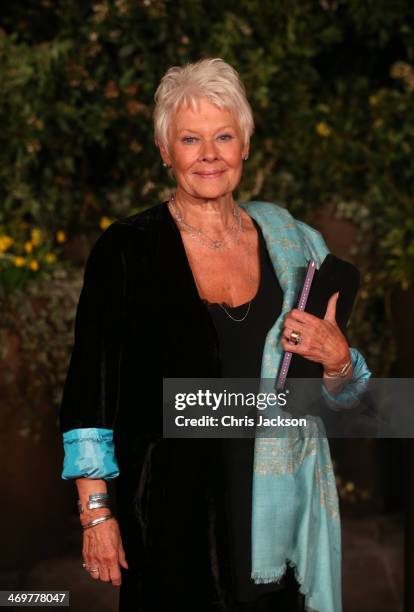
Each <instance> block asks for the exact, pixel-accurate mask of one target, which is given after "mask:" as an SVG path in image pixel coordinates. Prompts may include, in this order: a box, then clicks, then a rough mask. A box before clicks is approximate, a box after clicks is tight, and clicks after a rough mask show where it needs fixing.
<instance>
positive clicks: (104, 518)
mask: <svg viewBox="0 0 414 612" xmlns="http://www.w3.org/2000/svg"><path fill="white" fill-rule="evenodd" d="M113 518H114V515H113V514H106V515H105V516H100V517H99V518H96V519H93V520H92V521H89V523H86V524H85V525H82V527H83V529H84V530H85V529H90V528H91V527H95V525H100V524H101V523H104V522H105V521H109V519H113Z"/></svg>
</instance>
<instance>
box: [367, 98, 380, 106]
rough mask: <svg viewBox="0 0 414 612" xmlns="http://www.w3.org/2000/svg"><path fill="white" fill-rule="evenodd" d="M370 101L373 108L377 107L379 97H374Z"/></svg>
mask: <svg viewBox="0 0 414 612" xmlns="http://www.w3.org/2000/svg"><path fill="white" fill-rule="evenodd" d="M368 99H369V103H370V105H371V106H377V104H378V96H374V95H372V96H370V97H369V98H368Z"/></svg>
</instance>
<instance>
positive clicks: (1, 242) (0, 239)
mask: <svg viewBox="0 0 414 612" xmlns="http://www.w3.org/2000/svg"><path fill="white" fill-rule="evenodd" d="M13 242H14V240H13V238H12V237H11V236H6V235H3V236H0V253H4V251H7V249H8V248H9V247H10V246H11V245H12V244H13Z"/></svg>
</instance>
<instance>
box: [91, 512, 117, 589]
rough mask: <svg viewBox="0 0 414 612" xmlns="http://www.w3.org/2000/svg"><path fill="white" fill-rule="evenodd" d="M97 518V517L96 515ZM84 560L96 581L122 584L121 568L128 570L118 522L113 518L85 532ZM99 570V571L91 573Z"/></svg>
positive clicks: (115, 584)
mask: <svg viewBox="0 0 414 612" xmlns="http://www.w3.org/2000/svg"><path fill="white" fill-rule="evenodd" d="M95 518H96V515H95ZM82 555H83V560H84V562H85V564H86V568H85V569H87V571H88V572H89V575H90V576H91V577H92V578H95V580H102V581H103V582H112V584H113V585H114V586H120V584H121V566H122V567H124V568H125V569H128V563H127V560H126V558H125V551H124V548H123V546H122V540H121V533H120V531H119V526H118V522H117V520H116V519H115V518H112V519H110V520H108V521H105V522H104V523H101V524H99V525H95V526H94V527H90V528H89V529H85V531H84V532H83V550H82ZM91 569H98V570H99V571H95V572H93V571H91Z"/></svg>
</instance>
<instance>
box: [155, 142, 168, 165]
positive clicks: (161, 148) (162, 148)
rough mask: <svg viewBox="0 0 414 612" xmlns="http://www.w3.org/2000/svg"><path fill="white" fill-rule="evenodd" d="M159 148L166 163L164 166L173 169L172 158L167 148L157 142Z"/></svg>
mask: <svg viewBox="0 0 414 612" xmlns="http://www.w3.org/2000/svg"><path fill="white" fill-rule="evenodd" d="M157 146H158V148H159V150H160V154H161V157H162V161H163V162H164V165H165V166H167V167H168V168H171V157H170V155H169V153H168V150H167V147H166V146H165V145H164V144H162V143H161V142H157Z"/></svg>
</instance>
